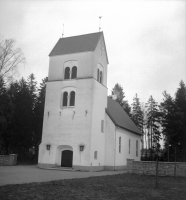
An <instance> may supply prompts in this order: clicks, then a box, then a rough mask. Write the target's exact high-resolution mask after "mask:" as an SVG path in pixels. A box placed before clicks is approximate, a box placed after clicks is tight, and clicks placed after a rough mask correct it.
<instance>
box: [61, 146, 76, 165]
mask: <svg viewBox="0 0 186 200" xmlns="http://www.w3.org/2000/svg"><path fill="white" fill-rule="evenodd" d="M72 158H73V151H70V150H64V151H62V152H61V167H72Z"/></svg>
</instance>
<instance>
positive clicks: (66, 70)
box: [65, 67, 70, 79]
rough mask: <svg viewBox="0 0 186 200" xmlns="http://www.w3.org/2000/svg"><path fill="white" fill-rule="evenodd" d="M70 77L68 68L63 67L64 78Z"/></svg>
mask: <svg viewBox="0 0 186 200" xmlns="http://www.w3.org/2000/svg"><path fill="white" fill-rule="evenodd" d="M69 78H70V68H69V67H66V68H65V79H69Z"/></svg>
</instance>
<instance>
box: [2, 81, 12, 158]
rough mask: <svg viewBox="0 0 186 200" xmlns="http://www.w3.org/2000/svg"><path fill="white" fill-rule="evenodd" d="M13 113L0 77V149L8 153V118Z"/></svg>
mask: <svg viewBox="0 0 186 200" xmlns="http://www.w3.org/2000/svg"><path fill="white" fill-rule="evenodd" d="M12 115H13V105H12V102H11V99H10V97H9V95H8V93H7V89H6V87H5V83H4V81H3V79H0V141H1V142H0V151H2V152H3V153H4V154H8V153H9V145H10V136H11V131H10V120H11V118H12Z"/></svg>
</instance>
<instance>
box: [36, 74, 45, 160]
mask: <svg viewBox="0 0 186 200" xmlns="http://www.w3.org/2000/svg"><path fill="white" fill-rule="evenodd" d="M47 81H48V78H47V77H46V78H44V79H43V80H42V83H41V84H40V88H39V94H38V96H37V99H36V105H35V108H34V137H33V146H34V151H35V155H36V157H37V156H38V145H39V143H40V142H41V136H42V129H43V116H44V107H45V95H46V84H47Z"/></svg>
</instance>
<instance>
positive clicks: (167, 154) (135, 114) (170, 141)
mask: <svg viewBox="0 0 186 200" xmlns="http://www.w3.org/2000/svg"><path fill="white" fill-rule="evenodd" d="M113 95H115V96H116V99H115V100H116V101H117V102H118V103H119V104H120V105H121V106H122V107H123V109H124V110H125V111H126V112H127V113H128V115H129V116H130V117H131V119H132V120H133V122H134V123H135V124H136V126H137V127H138V128H139V129H140V130H141V132H142V137H141V144H142V151H141V155H142V158H141V159H142V160H155V158H156V156H157V155H158V156H159V157H160V159H161V160H164V161H186V86H185V83H184V82H183V81H182V80H181V81H180V84H179V87H178V89H177V91H175V96H174V97H172V96H171V95H170V94H168V93H167V92H166V91H164V92H163V101H162V102H160V103H159V104H158V103H157V102H156V101H155V99H154V98H153V96H150V97H149V99H148V102H146V103H145V104H142V103H141V102H140V99H139V97H138V95H137V94H136V95H135V97H134V98H133V103H132V105H131V106H130V105H129V103H128V101H127V100H125V93H124V91H123V87H122V86H121V85H120V84H118V83H117V84H116V85H115V86H114V88H113V90H112V96H113ZM162 146H163V147H162Z"/></svg>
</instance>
